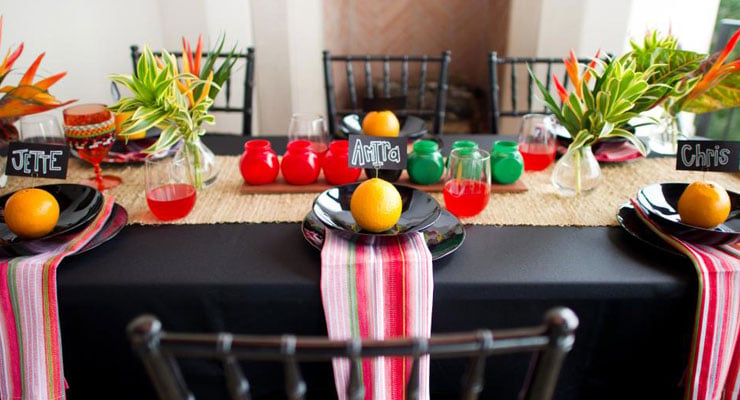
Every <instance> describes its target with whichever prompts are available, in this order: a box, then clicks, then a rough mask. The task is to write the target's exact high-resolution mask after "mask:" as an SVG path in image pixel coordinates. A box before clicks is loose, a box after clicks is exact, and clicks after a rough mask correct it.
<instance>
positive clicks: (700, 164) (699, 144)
mask: <svg viewBox="0 0 740 400" xmlns="http://www.w3.org/2000/svg"><path fill="white" fill-rule="evenodd" d="M676 169H678V170H687V171H720V172H737V171H738V170H740V142H738V141H728V140H679V141H678V153H677V154H676Z"/></svg>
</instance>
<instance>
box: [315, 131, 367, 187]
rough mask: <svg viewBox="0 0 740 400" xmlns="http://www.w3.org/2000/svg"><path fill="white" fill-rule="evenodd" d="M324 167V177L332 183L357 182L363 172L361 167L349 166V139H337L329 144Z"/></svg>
mask: <svg viewBox="0 0 740 400" xmlns="http://www.w3.org/2000/svg"><path fill="white" fill-rule="evenodd" d="M322 169H323V170H324V178H326V182H328V183H329V184H330V185H344V184H347V183H352V182H356V181H357V179H358V178H359V177H360V174H361V173H362V169H361V168H352V167H350V166H349V141H348V140H335V141H333V142H331V143H330V144H329V150H328V151H327V152H326V155H325V156H324V162H323V165H322Z"/></svg>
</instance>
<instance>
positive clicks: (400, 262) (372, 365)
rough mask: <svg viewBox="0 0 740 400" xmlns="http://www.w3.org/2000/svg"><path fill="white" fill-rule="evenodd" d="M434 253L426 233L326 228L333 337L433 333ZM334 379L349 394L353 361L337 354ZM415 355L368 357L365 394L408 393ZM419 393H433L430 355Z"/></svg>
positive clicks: (325, 280) (325, 293)
mask: <svg viewBox="0 0 740 400" xmlns="http://www.w3.org/2000/svg"><path fill="white" fill-rule="evenodd" d="M432 291H433V279H432V255H431V253H430V251H429V249H428V248H427V245H426V242H425V240H424V236H423V235H422V234H421V233H418V232H417V233H414V234H411V235H405V236H395V237H376V238H374V240H369V241H367V240H366V241H363V240H347V239H345V238H342V237H340V236H339V235H337V234H335V233H333V232H332V231H331V230H330V229H327V230H326V238H325V240H324V247H323V249H322V250H321V298H322V302H323V306H324V313H325V317H326V325H327V329H328V333H329V337H330V338H332V339H338V340H342V339H348V338H350V337H361V338H371V339H386V338H393V337H414V336H415V337H419V336H423V337H429V336H430V334H431V330H432ZM333 366H334V382H335V384H336V388H337V395H338V397H339V399H346V397H347V396H346V388H347V385H348V383H349V362H348V361H347V360H335V361H334V362H333ZM410 371H411V360H410V359H409V360H404V359H403V358H396V357H394V358H391V357H385V358H379V359H375V360H370V359H366V360H363V362H362V374H361V377H362V381H363V384H364V387H365V398H366V399H378V400H386V399H387V400H396V399H398V400H401V399H405V398H406V396H405V391H406V380H407V379H408V375H409V373H410ZM419 371H420V376H421V382H420V395H421V396H420V399H428V398H429V358H428V357H426V358H425V359H422V361H421V363H420V370H419Z"/></svg>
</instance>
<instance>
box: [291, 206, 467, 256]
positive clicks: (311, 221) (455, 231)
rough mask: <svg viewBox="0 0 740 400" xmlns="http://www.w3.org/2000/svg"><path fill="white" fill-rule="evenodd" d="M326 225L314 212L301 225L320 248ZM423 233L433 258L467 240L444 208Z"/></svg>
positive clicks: (307, 238) (444, 254)
mask: <svg viewBox="0 0 740 400" xmlns="http://www.w3.org/2000/svg"><path fill="white" fill-rule="evenodd" d="M325 229H326V226H324V224H322V223H321V221H320V220H319V219H318V218H317V217H316V215H314V213H313V212H309V213H308V214H306V218H304V219H303V224H302V225H301V232H302V233H303V237H304V238H305V239H306V241H307V242H308V243H309V244H310V245H311V246H313V247H315V248H316V249H318V250H321V248H322V247H323V246H324V237H325V235H326V231H325ZM421 233H422V234H423V235H424V240H426V242H427V247H428V248H429V251H430V252H431V253H432V259H433V260H439V259H440V258H442V257H444V256H446V255H448V254H451V253H453V252H454V251H455V250H457V249H458V248H460V246H461V245H462V243H463V241H464V240H465V227H464V226H463V224H462V222H460V220H459V219H457V217H455V216H454V215H452V214H451V213H450V212H449V211H447V210H442V213H441V214H440V216H439V218H437V220H436V221H434V223H433V224H432V225H431V226H429V227H427V228H425V229H423V230H422V231H421Z"/></svg>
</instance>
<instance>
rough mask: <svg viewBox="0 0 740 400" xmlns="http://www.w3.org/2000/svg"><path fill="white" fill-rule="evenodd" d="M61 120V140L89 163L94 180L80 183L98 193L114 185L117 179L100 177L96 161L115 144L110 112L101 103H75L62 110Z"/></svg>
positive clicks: (113, 120) (110, 176) (119, 181)
mask: <svg viewBox="0 0 740 400" xmlns="http://www.w3.org/2000/svg"><path fill="white" fill-rule="evenodd" d="M62 116H63V118H64V137H65V139H66V140H67V144H69V146H70V148H71V149H72V150H73V151H75V152H76V153H77V155H78V156H79V157H80V158H81V159H83V160H85V161H87V162H89V163H91V164H92V165H93V168H94V169H95V177H94V178H90V179H87V180H85V181H83V182H82V183H83V184H86V185H88V186H92V187H96V188H97V189H98V190H100V191H102V190H105V189H110V188H114V187H116V186H118V184H119V183H121V178H119V177H117V176H113V175H103V170H102V169H101V168H100V162H101V161H103V159H104V158H105V157H106V156H108V152H109V151H110V149H111V147H113V143H114V142H115V141H116V122H115V118H114V117H113V113H111V112H110V111H108V108H107V107H106V106H105V105H104V104H78V105H75V106H72V107H68V108H65V109H64V111H62Z"/></svg>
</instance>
